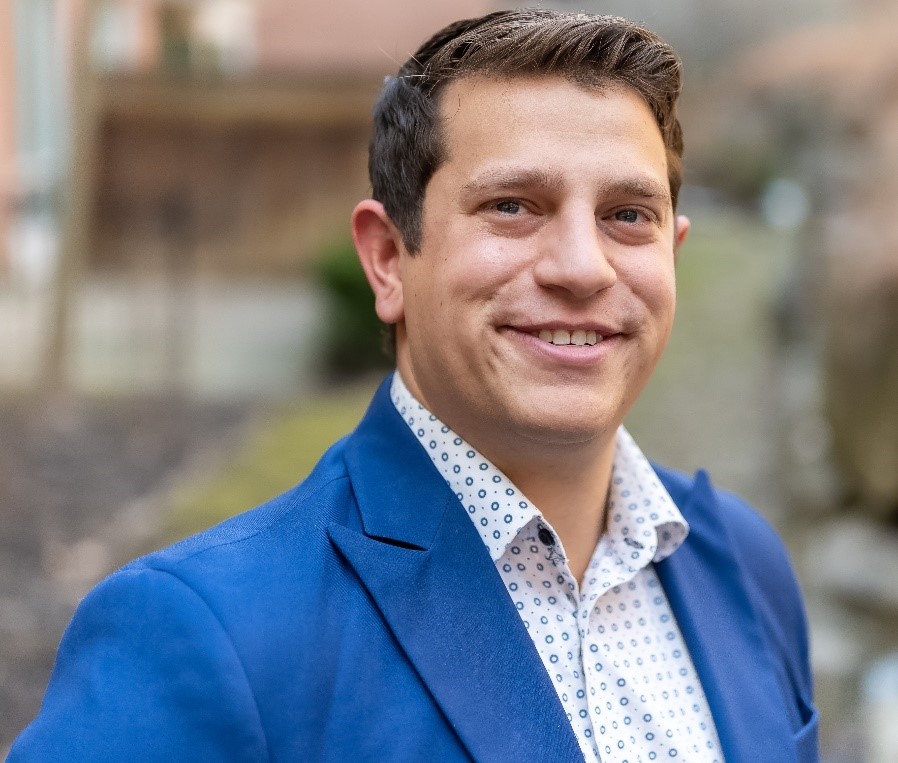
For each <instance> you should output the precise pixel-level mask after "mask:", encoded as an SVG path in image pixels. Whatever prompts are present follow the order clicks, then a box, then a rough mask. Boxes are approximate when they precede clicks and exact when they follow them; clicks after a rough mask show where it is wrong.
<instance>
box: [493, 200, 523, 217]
mask: <svg viewBox="0 0 898 763" xmlns="http://www.w3.org/2000/svg"><path fill="white" fill-rule="evenodd" d="M495 209H496V211H497V212H501V213H502V214H503V215H516V214H517V213H518V212H520V211H521V205H520V203H519V202H517V201H512V200H507V201H499V202H496V206H495Z"/></svg>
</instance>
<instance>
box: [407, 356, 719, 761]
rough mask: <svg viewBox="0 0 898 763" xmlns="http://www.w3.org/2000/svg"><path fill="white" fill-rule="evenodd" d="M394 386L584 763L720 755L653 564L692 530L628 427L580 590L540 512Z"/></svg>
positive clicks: (620, 443) (712, 758)
mask: <svg viewBox="0 0 898 763" xmlns="http://www.w3.org/2000/svg"><path fill="white" fill-rule="evenodd" d="M390 393H391V398H392V400H393V404H394V405H395V406H396V409H397V410H398V411H399V413H400V415H401V416H402V418H403V419H404V420H405V422H406V423H407V424H408V426H409V428H410V429H411V430H412V432H413V433H414V434H415V436H416V437H417V439H418V440H419V441H420V443H421V445H422V446H423V447H424V449H425V451H426V452H427V454H428V456H430V458H431V460H432V461H433V463H434V465H435V466H436V468H437V470H438V471H439V472H440V474H441V475H442V476H443V478H444V479H445V480H446V482H447V483H448V484H449V486H450V488H451V489H452V490H453V491H454V492H455V494H456V496H457V497H458V500H459V501H460V502H461V504H462V505H463V506H464V507H465V509H466V510H467V512H468V515H469V517H470V518H471V521H472V522H473V523H474V526H475V527H476V528H477V531H478V532H479V534H480V537H481V538H482V540H483V542H484V544H485V545H486V547H487V549H488V550H489V553H490V556H491V557H492V559H493V561H494V562H495V564H496V567H497V569H498V571H499V575H500V576H501V578H502V580H503V582H504V583H505V587H506V589H507V590H508V594H509V596H510V597H511V599H512V601H513V602H514V605H515V607H516V608H517V610H518V612H519V614H520V616H521V619H522V620H523V622H524V625H525V626H526V628H527V631H528V633H529V635H530V638H531V639H533V643H534V645H535V646H536V649H537V651H538V652H539V656H540V658H541V659H542V662H543V665H545V668H546V671H547V672H548V674H549V676H550V677H551V679H552V683H553V684H554V686H555V690H556V691H557V692H558V696H559V698H560V699H561V703H562V705H563V706H564V709H565V711H566V713H567V717H568V719H569V720H570V722H571V726H572V728H573V730H574V733H575V734H576V737H577V740H578V742H579V744H580V748H581V750H582V751H583V754H584V757H585V758H586V760H587V761H590V760H600V761H603V762H604V763H611V762H612V761H618V762H619V763H624V762H625V761H626V763H643V762H644V763H648V761H656V760H679V761H700V762H701V763H706V762H707V763H723V754H722V752H721V749H720V742H719V740H718V738H717V731H716V729H715V726H714V721H713V719H712V717H711V711H710V709H709V707H708V702H707V699H706V698H705V694H704V692H703V690H702V686H701V682H700V681H699V678H698V675H697V674H696V671H695V667H694V665H693V664H692V659H691V657H690V655H689V651H688V649H687V648H686V645H685V643H684V642H683V636H682V633H681V632H680V629H679V627H678V625H677V623H676V620H675V619H674V616H673V612H672V611H671V608H670V604H669V603H668V601H667V597H666V596H665V595H664V590H663V589H662V588H661V585H660V583H659V582H658V577H657V575H656V573H655V569H654V567H653V563H654V562H658V561H661V560H662V559H665V558H667V557H668V556H670V555H671V554H672V553H674V551H676V549H677V548H678V547H679V546H680V544H682V542H683V541H684V540H685V538H686V535H687V534H688V532H689V527H688V525H687V523H686V520H685V519H683V516H682V515H681V514H680V512H679V511H678V510H677V507H676V505H675V504H674V502H673V500H672V499H671V497H670V495H669V494H668V493H667V491H666V490H665V489H664V487H663V486H662V485H661V483H660V481H659V480H658V477H657V475H656V474H655V472H654V470H653V469H652V467H651V465H650V464H649V462H648V461H647V460H646V458H645V456H644V455H643V454H642V451H640V449H639V447H638V446H637V445H636V443H635V442H634V441H633V439H632V438H631V437H630V435H629V434H628V433H627V432H626V430H625V429H624V428H623V427H621V429H620V430H619V431H618V435H617V449H616V453H615V458H614V465H613V468H612V474H611V486H610V490H609V496H608V505H607V511H608V521H607V528H608V529H607V531H606V532H605V534H604V535H603V536H602V538H601V540H600V541H599V543H598V545H597V546H596V549H595V552H594V553H593V556H592V560H591V561H590V564H589V567H588V569H587V571H586V574H585V575H584V579H583V586H582V588H581V587H580V586H579V585H578V582H577V580H576V579H575V578H574V576H573V574H572V573H571V571H570V569H569V566H568V563H567V557H566V556H565V553H564V548H563V546H562V544H561V541H560V539H559V538H558V537H557V535H556V533H555V531H554V530H553V529H552V526H551V525H550V524H549V523H548V521H546V519H545V518H544V517H543V516H542V514H541V513H540V511H539V509H538V508H537V507H536V506H534V505H533V504H531V503H530V502H529V501H528V500H527V499H526V498H525V497H524V495H523V494H522V493H521V492H520V491H519V490H518V489H517V488H516V487H515V485H513V484H512V483H511V481H510V480H509V479H508V478H507V477H506V476H505V475H504V474H503V473H502V472H501V471H499V469H497V468H496V467H495V466H494V465H493V464H492V463H490V462H489V461H488V460H487V459H486V458H484V457H483V456H482V455H480V453H478V452H477V451H476V450H475V449H474V448H473V447H471V446H470V445H468V443H466V442H465V441H464V440H463V439H462V438H461V437H459V436H458V435H456V434H455V433H454V432H453V431H452V430H451V429H450V428H449V427H448V426H446V425H445V424H443V423H442V422H441V421H439V420H438V419H437V418H436V417H435V416H434V415H433V414H431V413H430V412H429V411H428V410H427V409H426V408H424V406H422V405H421V404H420V403H419V402H418V400H417V399H416V398H415V397H414V396H413V395H412V394H411V392H409V390H408V388H407V387H406V385H405V383H404V382H403V380H402V378H401V377H400V375H399V372H398V371H397V372H396V373H395V374H394V375H393V382H392V386H391V390H390ZM526 690H527V689H526V687H523V686H522V687H521V691H522V692H525V691H526Z"/></svg>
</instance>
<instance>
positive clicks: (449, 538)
mask: <svg viewBox="0 0 898 763" xmlns="http://www.w3.org/2000/svg"><path fill="white" fill-rule="evenodd" d="M388 384H389V380H387V382H385V383H384V384H383V385H381V388H380V389H379V390H378V392H377V394H376V395H375V398H374V401H373V402H372V404H371V408H370V409H369V411H368V413H367V414H366V416H365V419H364V420H363V421H362V423H361V424H360V425H359V428H358V430H356V432H355V433H354V434H353V435H352V437H351V438H350V440H349V442H348V443H347V447H346V464H347V468H348V470H349V474H350V479H351V481H352V486H353V490H354V492H355V495H356V498H357V500H358V505H359V512H360V515H361V522H362V528H363V532H359V531H358V530H355V529H351V528H349V527H344V526H342V525H337V524H332V525H331V526H330V527H329V533H330V537H331V540H332V541H333V543H334V544H335V546H336V547H337V548H338V549H339V551H340V553H341V554H342V555H343V557H344V558H345V559H346V561H347V562H348V563H349V564H350V565H351V566H352V567H353V569H354V570H355V571H356V573H357V574H358V576H359V578H360V579H361V581H362V583H363V585H364V586H365V588H366V589H367V591H368V593H369V594H370V596H371V598H372V599H373V600H374V602H375V603H376V605H377V607H378V608H379V610H380V611H381V613H382V614H383V617H384V619H385V620H386V622H387V623H388V625H389V627H390V629H391V630H392V632H393V634H394V635H395V637H396V639H397V641H398V642H399V644H400V645H401V647H402V649H403V650H404V651H405V653H406V655H407V656H408V658H409V659H410V660H411V662H412V664H413V665H414V666H415V669H416V670H417V671H418V673H419V675H420V676H421V679H422V680H423V681H424V683H425V684H426V685H427V687H428V689H429V690H430V692H431V693H432V695H433V697H434V698H435V700H436V701H437V703H438V704H439V705H440V707H441V708H442V710H443V712H444V714H445V715H446V717H447V718H448V720H449V722H450V724H451V725H452V727H453V728H454V729H455V731H456V733H457V734H458V736H459V738H460V739H461V740H462V742H463V744H464V745H465V746H466V747H467V749H468V751H469V753H470V754H471V756H472V757H473V758H475V759H477V760H520V761H526V760H559V761H567V760H582V755H581V753H580V749H579V747H578V744H577V741H576V738H575V736H574V733H573V731H572V729H571V726H570V723H569V721H568V720H567V717H566V715H565V713H564V710H563V708H562V705H561V702H560V701H559V699H558V696H557V694H556V693H555V690H554V688H553V686H552V684H551V681H550V679H549V676H548V675H547V673H546V671H545V668H544V667H543V664H542V662H541V660H540V658H539V655H538V653H537V651H536V647H535V646H534V645H533V642H532V641H531V640H530V637H529V635H528V634H527V631H526V629H525V628H524V625H523V623H522V622H521V619H520V617H519V616H518V613H517V611H516V610H515V608H514V605H513V604H512V602H511V599H510V598H509V596H508V594H507V592H506V591H505V587H504V585H503V583H502V580H501V578H500V577H499V574H498V572H497V571H496V569H495V565H494V564H493V561H492V559H491V558H490V556H489V554H488V552H487V550H486V548H485V547H484V545H483V542H482V541H481V539H480V536H479V535H478V534H477V530H476V529H475V528H474V526H473V525H472V524H471V521H470V519H469V518H468V517H467V515H466V514H465V512H464V509H463V508H462V507H461V505H460V504H459V502H458V500H457V498H456V497H455V495H453V494H452V492H451V491H450V489H449V488H448V486H447V485H446V483H445V481H444V480H443V479H442V477H441V476H440V475H439V473H438V472H437V470H436V469H435V468H434V466H433V464H432V463H431V462H430V459H429V458H428V457H427V454H426V453H425V452H424V451H423V449H422V448H421V447H420V445H419V443H418V442H417V440H415V438H414V436H413V435H412V433H411V432H410V431H409V430H408V427H407V426H406V425H405V423H404V422H403V421H402V419H401V418H400V417H399V414H398V413H397V412H396V410H395V408H394V407H393V404H392V402H391V401H390V399H389V392H388Z"/></svg>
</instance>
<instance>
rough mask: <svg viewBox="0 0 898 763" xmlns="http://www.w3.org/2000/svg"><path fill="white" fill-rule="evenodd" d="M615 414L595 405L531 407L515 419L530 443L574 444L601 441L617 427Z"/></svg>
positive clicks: (522, 434) (525, 438) (521, 435)
mask: <svg viewBox="0 0 898 763" xmlns="http://www.w3.org/2000/svg"><path fill="white" fill-rule="evenodd" d="M618 423H619V422H618V420H617V417H615V416H612V415H611V413H610V412H608V413H606V412H605V411H603V410H601V407H599V406H592V407H590V406H577V407H576V408H568V409H566V410H558V408H557V407H553V409H552V410H546V409H545V408H543V410H538V409H533V410H531V411H529V412H528V415H527V416H526V417H523V419H522V420H519V426H518V429H519V434H520V437H521V438H522V439H524V440H527V441H529V442H531V443H542V444H544V445H551V446H565V445H566V446H578V445H590V444H594V443H604V442H605V441H606V440H607V439H608V437H609V435H613V433H615V432H616V431H617V427H618Z"/></svg>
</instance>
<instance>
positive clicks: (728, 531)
mask: <svg viewBox="0 0 898 763" xmlns="http://www.w3.org/2000/svg"><path fill="white" fill-rule="evenodd" d="M653 466H654V468H655V471H656V472H657V474H658V476H659V477H660V479H661V481H662V483H663V484H664V486H665V487H666V488H667V490H668V492H669V493H670V495H671V497H672V498H673V499H674V502H675V503H677V505H678V506H679V508H680V511H681V512H682V513H683V515H684V517H685V518H686V520H687V522H689V524H690V536H689V537H688V538H687V541H686V542H687V543H701V544H709V543H710V544H725V545H726V547H727V549H728V554H729V555H730V556H731V558H732V559H733V560H734V561H735V562H736V563H737V565H738V567H739V569H740V570H741V572H742V575H741V578H742V580H743V584H744V585H745V586H746V587H747V588H748V589H749V592H750V594H751V597H752V600H753V601H754V602H755V604H756V606H761V607H763V608H764V610H765V612H764V615H765V620H767V621H769V622H771V623H775V624H776V628H777V630H780V631H783V630H784V631H786V632H788V633H793V634H796V633H797V634H800V640H802V641H803V640H804V639H805V636H804V634H805V632H806V623H805V620H804V612H803V607H802V605H801V600H802V596H801V592H800V589H799V585H798V581H797V578H796V576H795V571H794V568H793V565H792V561H791V559H790V555H789V551H788V549H787V548H786V545H785V543H784V542H783V540H782V538H781V537H780V535H779V533H778V532H777V531H776V529H774V527H773V526H772V525H771V523H770V522H769V521H768V520H767V519H766V518H765V517H764V516H762V515H761V514H760V513H759V512H758V511H757V510H756V509H755V508H754V507H752V506H751V505H750V504H749V503H747V502H746V501H745V500H743V499H742V498H740V497H739V496H738V495H735V494H734V493H731V492H729V491H727V490H722V489H720V488H717V487H715V486H714V485H713V484H712V483H711V479H710V477H709V476H708V474H707V472H705V471H704V470H699V471H698V472H696V474H695V475H694V476H688V475H685V474H682V473H680V472H676V471H673V470H670V469H666V468H664V467H659V466H657V465H654V464H653Z"/></svg>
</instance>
